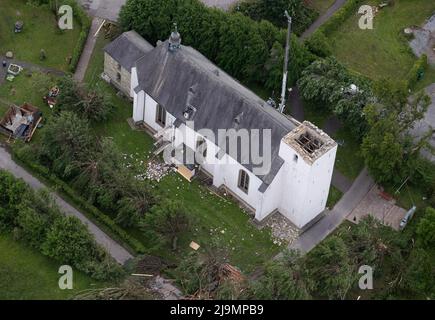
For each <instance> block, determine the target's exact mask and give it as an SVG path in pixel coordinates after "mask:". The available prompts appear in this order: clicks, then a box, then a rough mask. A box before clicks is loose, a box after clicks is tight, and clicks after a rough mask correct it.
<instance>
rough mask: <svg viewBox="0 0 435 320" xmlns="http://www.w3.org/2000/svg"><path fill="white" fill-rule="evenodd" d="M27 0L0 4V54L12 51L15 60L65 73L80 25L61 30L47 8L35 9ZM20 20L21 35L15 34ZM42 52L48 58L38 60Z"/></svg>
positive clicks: (6, 1) (1, 2)
mask: <svg viewBox="0 0 435 320" xmlns="http://www.w3.org/2000/svg"><path fill="white" fill-rule="evenodd" d="M29 3H30V1H27V0H1V1H0V6H1V10H0V55H4V54H5V53H6V52H7V51H12V52H13V53H14V55H15V59H17V60H21V61H26V62H32V63H35V64H38V65H42V66H45V67H52V68H56V69H59V70H63V71H66V70H67V68H68V58H69V57H70V56H71V55H72V52H73V50H74V48H75V46H76V43H77V39H78V38H79V34H80V30H81V28H80V25H79V24H78V23H77V22H75V23H74V25H73V27H74V28H73V30H65V31H60V30H59V29H58V27H57V21H56V17H55V15H54V14H53V12H52V11H51V10H50V9H49V7H48V6H47V5H45V6H36V5H32V4H29ZM18 20H20V21H23V22H24V28H23V32H22V33H19V34H15V33H14V24H15V22H16V21H18ZM41 49H44V50H45V52H46V55H47V59H46V60H44V61H41V60H40V59H39V54H40V50H41Z"/></svg>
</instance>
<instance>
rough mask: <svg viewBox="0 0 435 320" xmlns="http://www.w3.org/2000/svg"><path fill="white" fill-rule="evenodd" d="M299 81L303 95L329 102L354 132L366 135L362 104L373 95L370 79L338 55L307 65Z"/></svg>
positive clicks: (325, 103)
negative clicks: (356, 73)
mask: <svg viewBox="0 0 435 320" xmlns="http://www.w3.org/2000/svg"><path fill="white" fill-rule="evenodd" d="M298 85H299V88H300V91H301V94H302V96H303V97H304V99H306V100H308V101H311V102H312V103H313V105H320V106H326V107H327V108H328V109H329V111H332V112H333V113H334V114H335V115H337V116H338V117H339V118H340V119H341V120H342V121H343V122H344V123H345V124H346V125H347V126H348V127H349V128H350V129H351V130H352V132H353V133H354V134H355V136H357V137H360V138H361V137H362V136H363V135H364V133H365V132H366V130H367V128H366V127H367V123H366V118H365V116H364V113H363V108H364V107H365V106H366V104H367V103H368V102H369V101H371V100H372V99H373V94H372V92H371V89H370V86H369V84H368V83H367V81H364V80H363V79H360V78H357V77H355V76H354V75H352V74H351V73H350V72H349V71H348V70H347V69H346V68H345V67H344V66H343V65H342V64H340V63H339V62H338V61H337V60H336V59H335V58H333V57H328V58H326V59H318V60H316V61H314V62H313V63H312V64H311V65H310V66H308V67H307V68H306V69H305V70H304V71H303V72H302V76H301V78H300V79H299V81H298ZM355 86H356V87H355Z"/></svg>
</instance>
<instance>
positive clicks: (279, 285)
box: [250, 253, 311, 300]
mask: <svg viewBox="0 0 435 320" xmlns="http://www.w3.org/2000/svg"><path fill="white" fill-rule="evenodd" d="M303 273H304V272H303V269H302V263H301V262H300V257H298V256H297V255H295V254H294V253H291V254H288V255H287V256H285V257H284V258H282V259H280V260H278V261H272V262H270V263H268V264H267V265H266V268H265V271H264V274H263V275H262V277H261V278H260V279H259V280H257V281H255V282H254V283H253V284H252V285H251V288H250V291H251V294H252V297H253V298H254V299H261V300H307V299H310V297H311V296H310V293H309V288H308V285H307V283H305V281H304V279H303Z"/></svg>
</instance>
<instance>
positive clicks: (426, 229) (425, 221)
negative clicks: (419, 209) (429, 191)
mask: <svg viewBox="0 0 435 320" xmlns="http://www.w3.org/2000/svg"><path fill="white" fill-rule="evenodd" d="M417 241H418V243H419V244H420V245H421V246H423V247H426V248H428V249H429V248H435V209H434V208H430V207H428V208H427V209H426V211H425V214H424V216H423V217H422V218H421V219H420V222H419V223H418V227H417Z"/></svg>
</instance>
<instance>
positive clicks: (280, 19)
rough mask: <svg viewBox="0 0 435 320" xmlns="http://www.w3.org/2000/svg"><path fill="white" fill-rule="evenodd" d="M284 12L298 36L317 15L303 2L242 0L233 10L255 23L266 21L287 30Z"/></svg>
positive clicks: (299, 0)
mask: <svg viewBox="0 0 435 320" xmlns="http://www.w3.org/2000/svg"><path fill="white" fill-rule="evenodd" d="M285 10H287V11H288V13H289V15H290V16H291V17H292V29H293V30H294V32H295V33H296V34H298V35H300V34H301V33H302V32H304V31H305V30H306V29H307V28H308V27H309V26H310V25H311V24H312V23H313V21H314V20H315V19H316V17H317V15H318V14H317V12H316V11H315V10H313V9H311V8H310V7H308V6H307V5H306V4H305V1H303V0H244V1H241V2H239V3H238V4H237V5H236V6H235V7H234V9H233V11H234V12H241V13H243V14H244V15H247V16H248V17H250V18H251V19H253V20H256V21H261V20H268V21H270V22H272V23H273V24H274V25H275V26H277V27H278V28H287V18H286V17H285V16H284V11H285Z"/></svg>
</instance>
